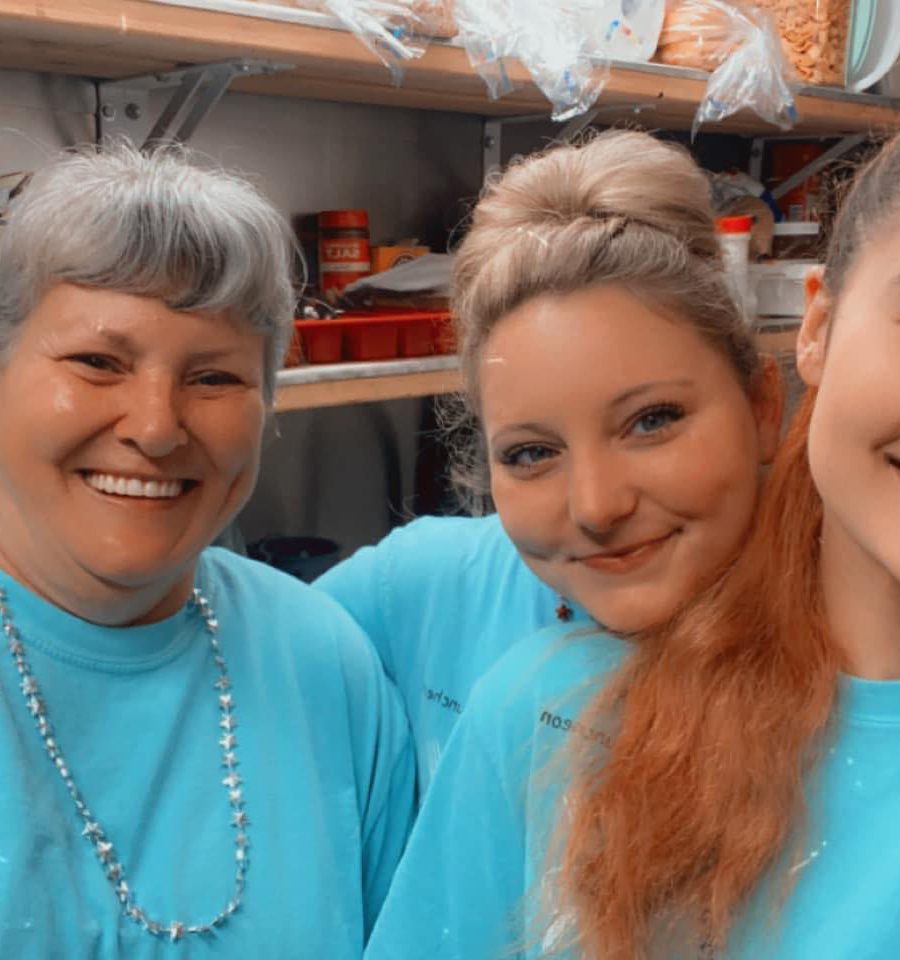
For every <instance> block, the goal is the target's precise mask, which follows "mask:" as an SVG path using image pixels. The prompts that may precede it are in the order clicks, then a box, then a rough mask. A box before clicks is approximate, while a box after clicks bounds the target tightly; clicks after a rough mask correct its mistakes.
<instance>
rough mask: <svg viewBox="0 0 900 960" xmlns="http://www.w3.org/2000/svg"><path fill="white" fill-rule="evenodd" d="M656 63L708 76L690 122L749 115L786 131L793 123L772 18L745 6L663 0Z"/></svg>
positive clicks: (789, 80) (788, 77) (788, 80)
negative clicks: (665, 5)
mask: <svg viewBox="0 0 900 960" xmlns="http://www.w3.org/2000/svg"><path fill="white" fill-rule="evenodd" d="M656 59H657V60H659V61H660V62H661V63H669V64H674V65H676V66H686V67H697V68H699V69H702V70H710V71H712V75H711V76H710V78H709V82H708V83H707V86H706V94H705V96H704V98H703V101H702V102H701V104H700V106H699V108H698V109H697V113H696V115H695V117H694V124H693V130H692V132H693V134H694V135H696V133H697V130H698V129H699V127H700V125H701V124H703V123H707V122H710V121H717V120H722V119H724V118H725V117H728V116H730V115H731V114H733V113H737V112H738V111H739V110H743V109H749V110H753V111H754V113H756V114H757V115H758V116H760V117H762V118H763V119H764V120H767V121H768V122H769V123H772V124H774V125H775V126H777V127H780V128H781V129H782V130H787V129H789V128H790V127H791V126H793V124H794V122H795V121H796V119H797V110H796V106H795V104H794V92H793V73H792V71H791V68H790V65H789V64H788V61H787V58H786V57H785V54H784V50H783V49H782V46H781V39H780V37H779V35H778V30H777V28H776V26H775V22H774V21H773V20H772V18H771V17H770V16H769V15H768V14H767V13H766V12H764V11H763V10H760V9H759V8H758V7H756V6H753V5H751V4H740V5H737V4H733V3H724V2H722V0H669V3H668V9H667V12H666V22H665V24H664V26H663V30H662V34H661V35H660V41H659V48H658V50H657V53H656Z"/></svg>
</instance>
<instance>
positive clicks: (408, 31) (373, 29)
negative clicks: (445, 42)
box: [300, 0, 425, 84]
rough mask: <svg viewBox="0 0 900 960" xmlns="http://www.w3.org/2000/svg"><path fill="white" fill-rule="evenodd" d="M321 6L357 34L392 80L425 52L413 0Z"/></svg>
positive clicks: (346, 0) (331, 0)
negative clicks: (389, 73) (387, 71)
mask: <svg viewBox="0 0 900 960" xmlns="http://www.w3.org/2000/svg"><path fill="white" fill-rule="evenodd" d="M302 2H303V0H301V4H300V5H302ZM320 6H321V8H322V9H323V10H324V11H325V12H327V13H330V14H331V15H332V16H334V17H337V19H338V20H340V21H341V23H342V24H343V25H344V26H345V27H346V28H347V29H348V30H350V31H351V32H352V33H355V34H356V36H357V37H358V38H359V39H360V40H361V41H362V42H363V43H364V44H365V45H366V46H367V47H368V48H369V50H371V51H372V53H374V54H375V56H376V57H378V59H379V60H381V62H382V63H383V64H384V65H385V66H386V67H387V68H388V69H389V70H390V71H391V76H392V77H393V79H394V82H395V83H398V84H399V83H400V81H401V80H402V78H403V68H404V66H405V65H406V64H407V63H408V62H409V61H410V60H414V59H416V58H417V57H421V56H422V54H423V53H424V52H425V43H424V42H423V40H422V39H421V36H420V34H421V31H420V30H419V29H417V27H418V26H419V25H420V23H421V18H420V17H419V14H418V13H417V12H416V11H415V10H414V2H413V0H321V4H320Z"/></svg>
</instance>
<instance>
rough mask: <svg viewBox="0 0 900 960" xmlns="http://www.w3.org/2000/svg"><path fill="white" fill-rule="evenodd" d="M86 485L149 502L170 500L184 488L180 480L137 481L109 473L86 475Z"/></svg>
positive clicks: (101, 490) (136, 479)
mask: <svg viewBox="0 0 900 960" xmlns="http://www.w3.org/2000/svg"><path fill="white" fill-rule="evenodd" d="M84 478H85V480H86V481H87V483H88V485H89V486H91V487H93V488H94V489H95V490H99V491H100V492H101V493H114V494H116V496H119V497H143V498H146V499H150V500H172V499H174V498H175V497H177V496H178V495H179V494H180V493H181V491H182V490H183V488H184V482H183V481H181V480H139V479H138V478H137V477H123V476H119V475H114V474H111V473H86V474H84Z"/></svg>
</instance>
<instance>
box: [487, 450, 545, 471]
mask: <svg viewBox="0 0 900 960" xmlns="http://www.w3.org/2000/svg"><path fill="white" fill-rule="evenodd" d="M536 451H542V452H546V453H549V454H550V455H551V456H552V454H553V453H554V450H553V449H552V448H551V447H548V446H547V445H546V444H544V443H522V444H519V445H518V446H516V447H511V448H510V449H509V450H504V451H503V452H502V453H501V454H500V463H502V464H503V465H504V466H506V467H512V468H513V469H518V470H533V469H534V468H535V467H536V466H538V465H539V464H541V463H543V462H544V461H546V460H548V459H549V457H547V456H542V457H540V458H539V459H538V460H536V461H534V462H532V463H520V462H519V460H518V458H519V457H520V456H521V455H522V454H523V453H534V452H536Z"/></svg>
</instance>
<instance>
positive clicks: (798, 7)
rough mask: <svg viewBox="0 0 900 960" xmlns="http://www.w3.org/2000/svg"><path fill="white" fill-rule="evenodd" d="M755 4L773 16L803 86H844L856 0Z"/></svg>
mask: <svg viewBox="0 0 900 960" xmlns="http://www.w3.org/2000/svg"><path fill="white" fill-rule="evenodd" d="M754 2H755V3H756V4H757V6H759V7H762V9H763V10H768V11H769V13H771V14H772V17H773V18H774V20H775V23H776V25H777V27H778V32H779V34H780V35H781V45H782V47H784V51H785V53H786V54H787V56H788V58H789V59H790V61H791V64H792V66H793V67H794V70H795V71H796V72H797V75H798V76H799V77H800V79H801V80H802V81H803V82H804V83H824V84H830V85H831V86H836V87H842V86H843V85H844V73H845V69H846V60H847V38H848V36H849V34H850V27H851V24H852V20H853V0H754ZM890 2H894V3H896V0H889V3H890Z"/></svg>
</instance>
